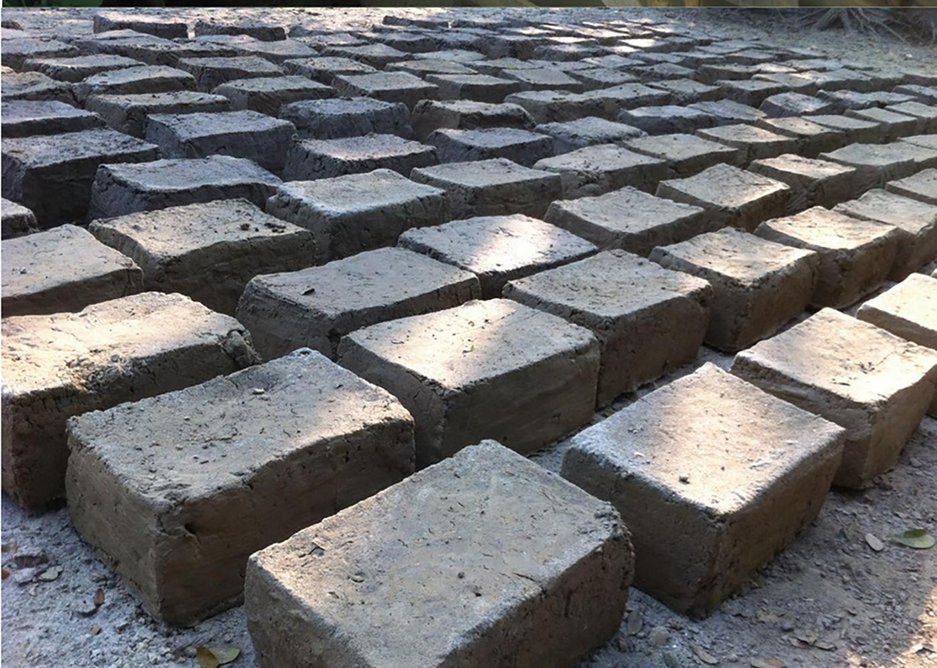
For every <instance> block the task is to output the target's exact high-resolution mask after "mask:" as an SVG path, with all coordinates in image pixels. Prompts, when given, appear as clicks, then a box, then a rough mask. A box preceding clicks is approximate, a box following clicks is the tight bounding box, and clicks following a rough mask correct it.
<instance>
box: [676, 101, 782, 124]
mask: <svg viewBox="0 0 937 668" xmlns="http://www.w3.org/2000/svg"><path fill="white" fill-rule="evenodd" d="M688 108H689V109H696V110H698V111H701V112H703V113H706V114H709V115H710V116H713V117H714V118H715V119H716V121H715V125H733V124H737V123H756V122H757V121H758V120H759V119H761V118H764V117H765V116H766V114H765V113H764V112H763V111H760V110H758V109H755V108H754V107H749V106H748V105H746V104H739V103H738V102H733V101H732V100H713V101H709V102H694V103H693V104H691V105H689V107H688Z"/></svg>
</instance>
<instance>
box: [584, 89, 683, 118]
mask: <svg viewBox="0 0 937 668" xmlns="http://www.w3.org/2000/svg"><path fill="white" fill-rule="evenodd" d="M582 99H583V100H586V101H590V102H597V103H599V104H601V105H602V109H603V112H602V113H596V114H592V115H594V116H602V117H603V118H617V116H618V115H619V114H620V113H621V111H622V110H623V109H637V108H638V107H649V106H655V105H665V104H670V101H671V94H670V93H669V92H667V91H666V90H661V89H659V88H651V87H650V86H645V85H644V84H639V83H633V84H622V85H620V86H612V87H611V88H602V89H600V90H590V91H589V92H587V93H583V96H582ZM567 120H574V119H567Z"/></svg>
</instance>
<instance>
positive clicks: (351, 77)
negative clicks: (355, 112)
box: [332, 72, 439, 110]
mask: <svg viewBox="0 0 937 668" xmlns="http://www.w3.org/2000/svg"><path fill="white" fill-rule="evenodd" d="M332 86H334V87H335V90H337V91H338V92H339V93H340V94H341V95H343V96H345V97H352V96H355V95H365V96H367V97H371V98H375V99H377V100H383V101H384V102H400V103H403V104H405V105H407V108H408V109H411V110H412V109H413V108H414V107H415V106H416V103H417V102H419V101H420V100H435V99H436V98H438V97H439V88H438V87H437V86H436V85H435V84H431V83H428V82H426V81H424V80H423V79H420V78H419V77H415V76H413V75H412V74H409V73H407V72H375V73H374V74H339V75H337V76H336V77H335V78H334V79H333V80H332Z"/></svg>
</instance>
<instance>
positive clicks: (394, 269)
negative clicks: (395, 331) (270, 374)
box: [237, 248, 481, 359]
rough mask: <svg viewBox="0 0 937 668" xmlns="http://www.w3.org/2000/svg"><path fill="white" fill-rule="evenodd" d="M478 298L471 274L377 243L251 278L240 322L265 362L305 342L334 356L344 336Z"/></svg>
mask: <svg viewBox="0 0 937 668" xmlns="http://www.w3.org/2000/svg"><path fill="white" fill-rule="evenodd" d="M479 297H481V287H480V286H479V283H478V279H477V278H476V277H475V275H474V274H472V273H470V272H467V271H463V270H462V269H459V268H458V267H454V266H452V265H450V264H446V263H444V262H438V261H436V260H433V259H432V258H429V257H427V256H426V255H422V254H420V253H414V252H412V251H409V250H406V249H403V248H379V249H377V250H373V251H366V252H364V253H358V254H357V255H352V256H351V257H347V258H344V259H341V260H335V261H334V262H329V263H328V264H325V265H322V266H319V267H309V268H307V269H302V270H300V271H292V272H284V273H278V274H265V275H261V276H256V277H255V278H254V279H253V280H251V282H250V283H248V284H247V287H246V288H245V290H244V294H243V296H242V297H241V300H240V302H239V304H238V309H237V319H238V321H239V322H241V323H242V324H243V325H244V326H245V327H247V329H248V330H249V331H250V333H251V336H252V338H253V341H254V345H255V346H256V347H257V350H258V351H259V352H260V354H261V355H263V356H264V358H265V359H269V358H272V357H278V356H280V355H284V354H286V353H288V352H290V351H292V350H295V349H297V348H301V347H303V346H306V347H309V348H313V349H315V350H318V351H319V352H321V353H323V354H324V355H327V356H328V357H330V358H333V359H334V358H335V356H336V352H337V351H336V349H337V347H338V342H339V339H340V338H341V337H342V336H344V335H345V334H349V333H350V332H353V331H355V330H356V329H361V328H362V327H367V326H368V325H373V324H376V323H378V322H384V321H387V320H396V319H397V318H404V317H406V316H411V315H420V314H423V313H430V312H432V311H440V310H443V309H446V308H451V307H453V306H458V305H459V304H462V303H464V302H466V301H469V300H470V299H478V298H479Z"/></svg>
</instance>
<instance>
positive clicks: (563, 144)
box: [535, 116, 647, 155]
mask: <svg viewBox="0 0 937 668" xmlns="http://www.w3.org/2000/svg"><path fill="white" fill-rule="evenodd" d="M535 130H536V131H537V132H539V133H540V134H544V135H549V136H551V137H552V138H553V152H554V153H556V154H557V155H559V154H560V153H566V152H568V151H574V150H576V149H577V148H585V147H586V146H593V145H595V144H622V143H624V142H626V141H627V140H629V139H634V138H636V137H644V136H645V135H646V134H647V133H645V132H644V131H643V130H639V129H637V128H634V127H631V126H630V125H625V124H624V123H614V122H612V121H607V120H605V119H604V118H598V117H597V116H586V117H585V118H580V119H578V120H575V121H567V122H565V123H542V124H541V125H538V126H537V127H536V128H535Z"/></svg>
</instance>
